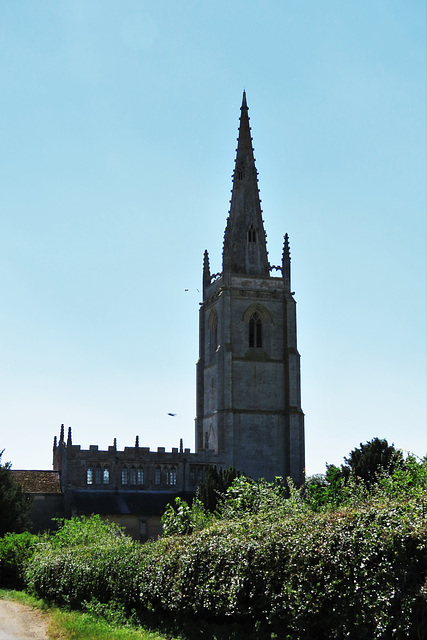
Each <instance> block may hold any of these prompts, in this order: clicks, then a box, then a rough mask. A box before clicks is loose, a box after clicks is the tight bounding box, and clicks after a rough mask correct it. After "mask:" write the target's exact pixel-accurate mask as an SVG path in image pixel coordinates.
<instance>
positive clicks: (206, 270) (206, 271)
mask: <svg viewBox="0 0 427 640" xmlns="http://www.w3.org/2000/svg"><path fill="white" fill-rule="evenodd" d="M210 283H211V270H210V267H209V254H208V252H207V250H205V253H204V256H203V298H204V297H205V295H204V294H205V289H206V287H208V286H209V285H210Z"/></svg>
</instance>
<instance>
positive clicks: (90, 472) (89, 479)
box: [86, 467, 93, 484]
mask: <svg viewBox="0 0 427 640" xmlns="http://www.w3.org/2000/svg"><path fill="white" fill-rule="evenodd" d="M86 484H93V469H91V467H89V468H88V469H87V471H86Z"/></svg>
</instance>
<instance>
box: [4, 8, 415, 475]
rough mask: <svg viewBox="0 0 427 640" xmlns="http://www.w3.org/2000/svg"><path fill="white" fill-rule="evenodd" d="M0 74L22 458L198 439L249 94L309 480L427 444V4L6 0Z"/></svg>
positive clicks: (11, 364) (15, 437)
mask: <svg viewBox="0 0 427 640" xmlns="http://www.w3.org/2000/svg"><path fill="white" fill-rule="evenodd" d="M0 86H1V91H0V113H1V118H0V149H1V153H0V221H1V233H0V276H1V303H0V332H1V338H0V345H1V353H0V450H2V449H4V450H5V451H4V454H3V458H2V461H3V463H4V462H6V461H10V462H11V463H12V468H14V469H50V468H52V467H51V465H52V443H53V438H54V436H55V435H59V429H60V425H61V423H64V424H65V427H66V428H68V427H69V426H71V427H72V432H73V443H74V444H80V445H81V446H82V448H87V447H88V446H89V445H90V444H98V445H99V447H100V448H101V449H106V448H107V447H108V446H109V445H110V444H112V442H113V439H114V438H117V446H118V448H119V449H123V448H124V447H125V446H133V444H134V442H135V436H136V435H139V441H140V446H149V447H151V448H152V449H154V450H156V448H157V447H158V446H162V447H166V450H170V449H171V448H172V447H176V446H179V440H180V438H183V441H184V447H189V448H191V450H192V451H194V417H195V364H196V361H197V358H198V309H199V302H200V300H201V297H200V295H201V294H200V293H199V290H201V278H202V265H203V252H204V250H205V249H208V251H209V256H210V265H211V271H212V272H218V271H220V270H221V255H222V242H223V234H224V229H225V224H226V218H227V215H228V208H229V199H230V191H231V174H232V171H233V168H234V158H235V149H236V139H237V134H238V124H239V115H240V105H241V100H242V93H243V90H244V89H245V90H246V94H247V101H248V106H249V115H250V117H251V120H250V123H251V127H252V136H253V145H254V150H255V157H256V165H257V169H258V171H259V187H260V196H261V199H262V207H263V216H264V221H265V230H266V233H267V242H268V250H269V259H270V262H271V264H279V263H280V260H281V253H282V245H283V236H284V234H285V233H288V234H289V237H290V247H291V254H292V289H293V291H295V298H296V300H297V318H298V349H299V352H300V354H301V386H302V407H303V410H304V413H305V427H306V471H307V474H308V475H312V474H316V473H322V472H324V471H325V465H326V463H328V464H338V465H339V464H341V463H342V462H343V458H344V456H348V454H349V453H350V451H351V450H353V449H354V448H355V447H357V446H359V444H360V443H364V442H367V441H369V440H371V439H372V438H374V437H380V438H386V439H387V440H388V442H389V443H394V445H395V446H396V447H398V448H402V449H403V450H404V451H405V452H406V451H410V452H412V453H414V454H415V455H418V456H423V455H424V454H425V453H426V451H427V419H426V387H427V382H426V352H427V347H426V289H427V287H426V5H425V2H424V0H411V2H405V1H404V0H375V1H374V2H372V0H360V1H359V2H351V1H350V0H324V1H323V2H319V1H318V0H302V1H301V0H269V1H268V2H260V1H255V0H245V1H244V2H243V1H242V0H233V1H232V2H230V1H229V0H227V1H225V0H217V2H215V3H213V2H209V3H208V2H200V0H156V1H154V0H150V1H144V0H121V1H120V2H115V1H111V0H67V1H63V0H62V1H61V0H44V2H34V1H33V0H18V1H17V2H9V0H0ZM187 289H188V291H187ZM168 413H175V414H176V416H174V417H172V416H169V415H168Z"/></svg>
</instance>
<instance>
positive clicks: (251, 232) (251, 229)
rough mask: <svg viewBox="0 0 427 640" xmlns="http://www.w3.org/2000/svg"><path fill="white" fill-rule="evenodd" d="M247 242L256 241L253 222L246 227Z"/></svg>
mask: <svg viewBox="0 0 427 640" xmlns="http://www.w3.org/2000/svg"><path fill="white" fill-rule="evenodd" d="M248 242H256V231H255V229H254V225H253V224H251V226H250V227H249V229H248Z"/></svg>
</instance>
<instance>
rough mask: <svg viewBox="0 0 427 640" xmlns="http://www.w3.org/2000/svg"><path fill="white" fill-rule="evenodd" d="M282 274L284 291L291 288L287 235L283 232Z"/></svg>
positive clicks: (289, 253)
mask: <svg viewBox="0 0 427 640" xmlns="http://www.w3.org/2000/svg"><path fill="white" fill-rule="evenodd" d="M282 276H283V279H284V281H285V289H286V291H290V290H291V252H290V249H289V236H288V234H287V233H285V241H284V243H283V255H282Z"/></svg>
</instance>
